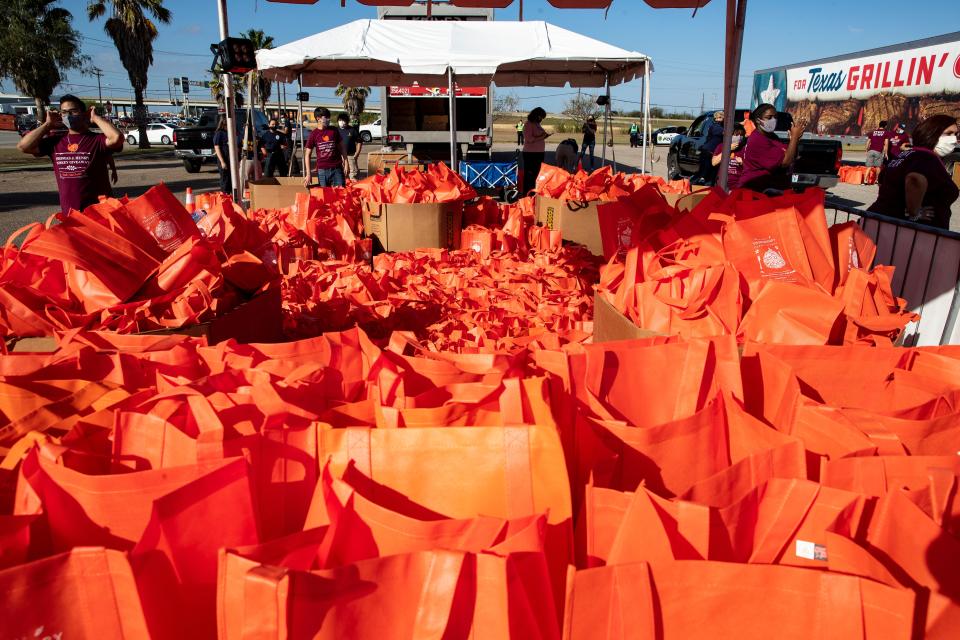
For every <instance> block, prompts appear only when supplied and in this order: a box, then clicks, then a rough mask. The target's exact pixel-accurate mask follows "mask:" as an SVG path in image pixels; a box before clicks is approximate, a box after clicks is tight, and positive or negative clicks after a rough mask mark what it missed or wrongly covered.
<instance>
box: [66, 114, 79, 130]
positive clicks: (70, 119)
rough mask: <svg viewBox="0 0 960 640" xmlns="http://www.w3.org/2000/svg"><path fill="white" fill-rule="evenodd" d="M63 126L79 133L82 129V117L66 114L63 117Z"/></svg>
mask: <svg viewBox="0 0 960 640" xmlns="http://www.w3.org/2000/svg"><path fill="white" fill-rule="evenodd" d="M63 124H65V125H67V129H71V130H73V131H80V130H81V129H82V128H83V116H81V115H76V114H73V113H68V114H66V115H64V116H63Z"/></svg>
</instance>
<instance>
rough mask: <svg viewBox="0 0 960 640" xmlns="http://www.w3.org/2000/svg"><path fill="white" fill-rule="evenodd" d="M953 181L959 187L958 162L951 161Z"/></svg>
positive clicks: (959, 171)
mask: <svg viewBox="0 0 960 640" xmlns="http://www.w3.org/2000/svg"><path fill="white" fill-rule="evenodd" d="M953 183H954V184H955V185H957V186H958V187H960V162H954V163H953Z"/></svg>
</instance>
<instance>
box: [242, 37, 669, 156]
mask: <svg viewBox="0 0 960 640" xmlns="http://www.w3.org/2000/svg"><path fill="white" fill-rule="evenodd" d="M652 67H653V65H652V61H651V60H650V58H649V57H648V56H646V55H644V54H642V53H638V52H636V51H627V50H625V49H620V48H619V47H614V46H612V45H609V44H606V43H604V42H600V41H599V40H594V39H593V38H588V37H586V36H583V35H580V34H577V33H574V32H572V31H569V30H567V29H562V28H560V27H557V26H554V25H551V24H547V23H546V22H506V21H504V22H453V21H420V20H395V21H392V20H356V21H354V22H350V23H348V24H345V25H343V26H340V27H336V28H334V29H330V30H328V31H324V32H322V33H318V34H316V35H312V36H309V37H307V38H303V39H301V40H297V41H295V42H291V43H290V44H286V45H283V46H281V47H277V48H276V49H261V50H260V51H257V68H258V69H259V70H260V72H261V73H262V74H263V76H264V77H266V78H269V79H271V80H279V81H281V82H292V81H294V80H297V81H299V82H300V83H301V84H302V85H305V86H319V87H335V86H337V85H340V84H343V85H346V86H392V85H404V84H411V83H413V82H419V83H421V84H433V85H436V84H438V81H440V80H441V78H442V79H443V80H445V81H446V83H447V84H448V89H449V95H450V103H451V104H450V107H451V109H450V136H451V141H450V142H451V160H452V159H454V158H456V110H455V104H456V102H455V99H454V97H455V95H456V92H455V88H454V87H455V83H456V82H460V83H463V84H464V85H474V86H485V85H487V84H489V83H491V82H494V83H496V85H497V86H498V87H517V86H549V87H562V86H565V85H567V84H569V85H570V86H571V87H607V90H608V91H609V87H610V86H611V85H616V84H622V83H624V82H629V81H631V80H635V79H637V78H643V79H644V83H643V86H644V89H643V93H644V95H643V113H644V116H643V118H644V131H645V132H647V135H645V136H644V144H643V166H642V170H643V171H646V170H647V138H648V137H649V111H650V72H651V71H652Z"/></svg>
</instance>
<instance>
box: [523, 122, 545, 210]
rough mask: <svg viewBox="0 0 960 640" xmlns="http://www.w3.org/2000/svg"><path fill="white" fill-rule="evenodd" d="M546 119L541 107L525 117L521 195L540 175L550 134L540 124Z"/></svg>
mask: <svg viewBox="0 0 960 640" xmlns="http://www.w3.org/2000/svg"><path fill="white" fill-rule="evenodd" d="M546 117H547V112H546V111H544V110H543V108H542V107H537V108H536V109H534V110H533V111H531V112H530V115H528V116H527V122H526V124H524V125H523V184H522V187H523V191H522V194H523V195H527V194H528V193H530V190H531V189H533V188H534V187H535V186H536V185H537V176H538V175H540V166H541V165H542V164H543V156H544V152H545V151H546V144H545V141H546V139H547V138H549V137H550V135H551V134H549V133H547V132H546V131H544V130H543V127H542V126H540V123H541V122H543V119H544V118H546Z"/></svg>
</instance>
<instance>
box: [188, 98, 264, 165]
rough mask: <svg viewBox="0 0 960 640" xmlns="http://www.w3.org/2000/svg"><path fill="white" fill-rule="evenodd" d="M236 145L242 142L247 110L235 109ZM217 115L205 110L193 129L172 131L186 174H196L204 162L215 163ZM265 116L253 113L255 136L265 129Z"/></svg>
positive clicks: (211, 110)
mask: <svg viewBox="0 0 960 640" xmlns="http://www.w3.org/2000/svg"><path fill="white" fill-rule="evenodd" d="M236 112H237V117H236V119H235V120H234V122H236V123H237V144H238V145H239V144H241V143H242V141H243V128H244V126H245V125H246V123H247V110H246V109H237V110H236ZM219 115H220V114H219V113H218V112H217V110H216V109H207V110H205V111H203V113H201V114H200V121H199V122H198V124H197V126H195V127H180V128H178V129H174V131H173V146H174V149H175V150H176V154H177V157H178V158H180V159H181V160H183V168H184V169H186V170H187V173H197V172H198V171H200V167H201V166H202V165H203V163H205V162H213V163H214V164H215V163H216V162H217V156H216V154H215V153H214V152H213V133H214V132H215V131H216V129H217V118H218V117H219ZM267 122H268V121H267V116H266V115H264V114H263V112H262V111H254V112H253V123H254V125H256V128H257V135H258V136H259V135H261V134H262V133H263V132H264V131H265V130H266V128H267Z"/></svg>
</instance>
